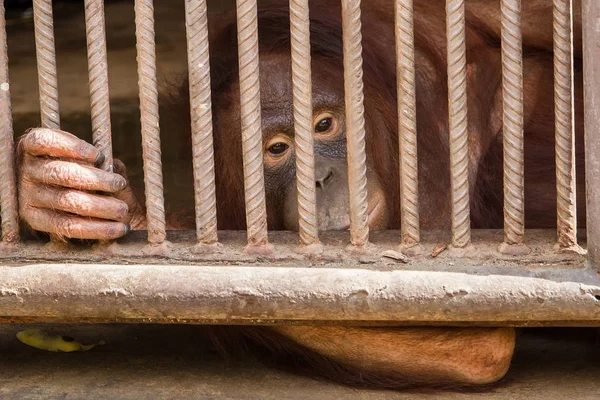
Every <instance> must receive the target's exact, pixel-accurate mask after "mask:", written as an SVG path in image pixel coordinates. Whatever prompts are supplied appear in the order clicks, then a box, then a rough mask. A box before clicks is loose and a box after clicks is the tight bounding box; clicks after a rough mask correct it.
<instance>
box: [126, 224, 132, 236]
mask: <svg viewBox="0 0 600 400" xmlns="http://www.w3.org/2000/svg"><path fill="white" fill-rule="evenodd" d="M129 232H131V225H129V224H125V235H127V234H128V233H129Z"/></svg>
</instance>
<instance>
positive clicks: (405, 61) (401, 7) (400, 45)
mask: <svg viewBox="0 0 600 400" xmlns="http://www.w3.org/2000/svg"><path fill="white" fill-rule="evenodd" d="M414 43H415V40H414V18H413V0H396V75H397V85H398V136H399V143H400V144H399V145H400V205H401V207H400V225H401V232H400V234H401V236H402V245H404V246H408V247H410V246H414V245H416V244H418V243H419V241H420V233H419V185H418V167H417V115H416V100H415V48H414V46H415V44H414Z"/></svg>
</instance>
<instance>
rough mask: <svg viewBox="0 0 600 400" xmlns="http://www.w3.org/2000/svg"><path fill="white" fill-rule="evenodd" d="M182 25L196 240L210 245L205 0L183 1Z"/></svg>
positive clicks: (213, 227)
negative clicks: (185, 53)
mask: <svg viewBox="0 0 600 400" xmlns="http://www.w3.org/2000/svg"><path fill="white" fill-rule="evenodd" d="M185 26H186V34H187V51H188V73H189V85H190V110H191V121H192V154H193V163H194V198H195V202H196V239H197V241H198V243H199V244H205V245H211V244H214V243H217V242H218V240H219V239H218V236H217V198H216V193H215V159H214V150H213V137H212V135H213V129H212V104H211V98H210V97H211V93H210V62H209V51H208V50H209V48H208V46H209V44H208V18H207V8H206V0H186V1H185Z"/></svg>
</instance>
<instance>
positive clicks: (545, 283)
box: [0, 264, 600, 326]
mask: <svg viewBox="0 0 600 400" xmlns="http://www.w3.org/2000/svg"><path fill="white" fill-rule="evenodd" d="M0 315H1V316H3V318H4V321H5V322H6V321H15V320H21V321H29V320H38V321H77V320H89V321H95V322H100V321H105V322H106V321H124V322H128V321H130V322H137V321H140V320H143V321H146V322H191V323H213V324H214V323H260V324H268V323H282V322H286V321H287V322H290V321H291V322H294V321H295V322H302V321H316V322H319V321H322V322H325V321H327V322H336V321H337V322H346V321H355V322H361V323H369V322H383V323H386V322H387V323H392V322H393V323H394V324H398V325H402V324H423V323H436V322H437V323H444V324H453V323H470V324H477V323H492V324H500V325H506V324H512V325H524V324H550V325H552V324H554V325H556V324H564V323H565V322H566V324H568V325H590V324H591V325H598V326H600V285H587V284H583V283H578V282H569V281H562V282H557V281H552V280H548V279H541V278H534V277H515V276H501V275H488V276H476V275H470V274H464V273H453V272H430V271H372V270H365V269H355V268H352V269H339V268H336V269H332V268H282V267H257V266H236V267H224V266H202V267H199V266H182V265H160V266H158V265H122V266H111V265H99V264H36V265H23V266H14V267H1V268H0Z"/></svg>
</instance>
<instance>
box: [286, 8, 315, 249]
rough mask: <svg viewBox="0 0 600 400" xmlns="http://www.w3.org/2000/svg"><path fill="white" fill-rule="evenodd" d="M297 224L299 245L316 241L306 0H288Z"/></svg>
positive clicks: (310, 81)
mask: <svg viewBox="0 0 600 400" xmlns="http://www.w3.org/2000/svg"><path fill="white" fill-rule="evenodd" d="M290 35H291V48H292V83H293V87H294V130H295V142H296V181H297V187H298V216H299V220H298V226H299V231H300V242H301V243H302V244H303V245H312V244H317V243H319V232H318V225H317V191H316V185H315V156H314V141H313V109H312V79H311V69H310V21H309V11H308V0H290Z"/></svg>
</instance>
